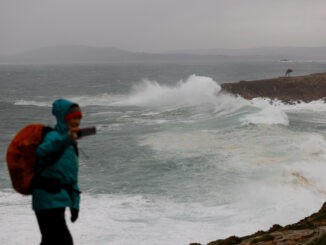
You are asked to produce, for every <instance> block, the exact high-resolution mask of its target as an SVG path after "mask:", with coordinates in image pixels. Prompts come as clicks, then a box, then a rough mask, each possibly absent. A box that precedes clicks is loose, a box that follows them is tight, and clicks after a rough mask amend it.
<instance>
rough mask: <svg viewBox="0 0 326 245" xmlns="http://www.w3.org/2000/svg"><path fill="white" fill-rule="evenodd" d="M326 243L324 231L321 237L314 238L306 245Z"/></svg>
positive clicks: (322, 244) (323, 244)
mask: <svg viewBox="0 0 326 245" xmlns="http://www.w3.org/2000/svg"><path fill="white" fill-rule="evenodd" d="M325 244H326V233H324V234H323V235H322V236H321V237H319V238H316V239H315V240H313V241H312V242H311V243H309V244H308V245H325Z"/></svg>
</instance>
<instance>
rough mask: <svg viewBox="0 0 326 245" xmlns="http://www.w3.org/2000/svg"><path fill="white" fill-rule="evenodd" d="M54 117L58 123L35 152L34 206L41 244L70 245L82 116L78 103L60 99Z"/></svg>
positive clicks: (76, 206)
mask: <svg viewBox="0 0 326 245" xmlns="http://www.w3.org/2000/svg"><path fill="white" fill-rule="evenodd" d="M52 114H53V115H54V116H55V117H56V120H57V124H56V126H55V128H54V130H52V131H50V132H48V133H47V134H46V135H45V137H44V139H43V141H42V143H41V144H40V145H39V146H38V148H37V150H36V153H37V157H38V162H37V168H36V177H35V181H34V183H33V191H32V206H33V210H34V211H35V214H36V217H37V221H38V224H39V228H40V231H41V234H42V241H41V245H49V244H57V245H58V244H60V245H71V244H73V239H72V236H71V234H70V232H69V230H68V227H67V224H66V221H65V209H66V207H69V208H70V211H71V221H72V222H75V221H76V220H77V218H78V213H79V201H80V196H79V194H80V191H79V188H78V148H77V143H76V140H77V139H78V137H77V135H76V133H77V131H78V130H79V125H80V120H81V118H82V113H81V110H80V108H79V106H78V104H76V103H73V102H71V101H68V100H65V99H59V100H56V101H55V102H54V103H53V107H52Z"/></svg>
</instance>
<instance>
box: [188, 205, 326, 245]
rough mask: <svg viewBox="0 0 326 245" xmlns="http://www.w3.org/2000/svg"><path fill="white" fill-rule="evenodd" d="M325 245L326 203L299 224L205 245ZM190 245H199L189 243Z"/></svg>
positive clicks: (232, 237) (276, 226)
mask: <svg viewBox="0 0 326 245" xmlns="http://www.w3.org/2000/svg"><path fill="white" fill-rule="evenodd" d="M253 244H254V245H325V244H326V202H325V203H324V204H323V206H322V208H321V209H320V210H319V211H318V212H317V213H314V214H312V215H311V216H309V217H307V218H305V219H303V220H300V221H299V222H297V223H295V224H292V225H287V226H284V227H282V226H280V225H273V226H272V227H271V228H270V229H269V230H268V231H258V232H256V233H254V234H252V235H249V236H244V237H236V236H231V237H229V238H227V239H220V240H216V241H213V242H210V243H208V244H207V245H253ZM190 245H201V244H200V243H191V244H190Z"/></svg>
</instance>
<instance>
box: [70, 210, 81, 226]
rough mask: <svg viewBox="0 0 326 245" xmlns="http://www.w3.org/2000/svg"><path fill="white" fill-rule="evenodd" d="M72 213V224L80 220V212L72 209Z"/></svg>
mask: <svg viewBox="0 0 326 245" xmlns="http://www.w3.org/2000/svg"><path fill="white" fill-rule="evenodd" d="M70 213H71V218H70V220H71V222H72V223H74V222H75V221H76V220H77V219H78V213H79V210H78V209H75V208H70Z"/></svg>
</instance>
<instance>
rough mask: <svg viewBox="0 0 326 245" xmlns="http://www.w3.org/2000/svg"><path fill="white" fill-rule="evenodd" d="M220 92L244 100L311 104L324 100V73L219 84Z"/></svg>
mask: <svg viewBox="0 0 326 245" xmlns="http://www.w3.org/2000/svg"><path fill="white" fill-rule="evenodd" d="M221 87H222V90H221V91H222V92H227V93H231V94H234V95H238V96H241V97H243V98H245V99H249V100H251V99H253V98H257V97H263V98H270V99H272V100H274V99H278V100H281V101H282V102H284V103H288V104H293V103H297V102H301V101H303V102H311V101H314V100H321V99H322V100H325V99H326V72H325V73H314V74H310V75H304V76H296V77H278V78H271V79H263V80H254V81H240V82H237V83H223V84H221Z"/></svg>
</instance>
